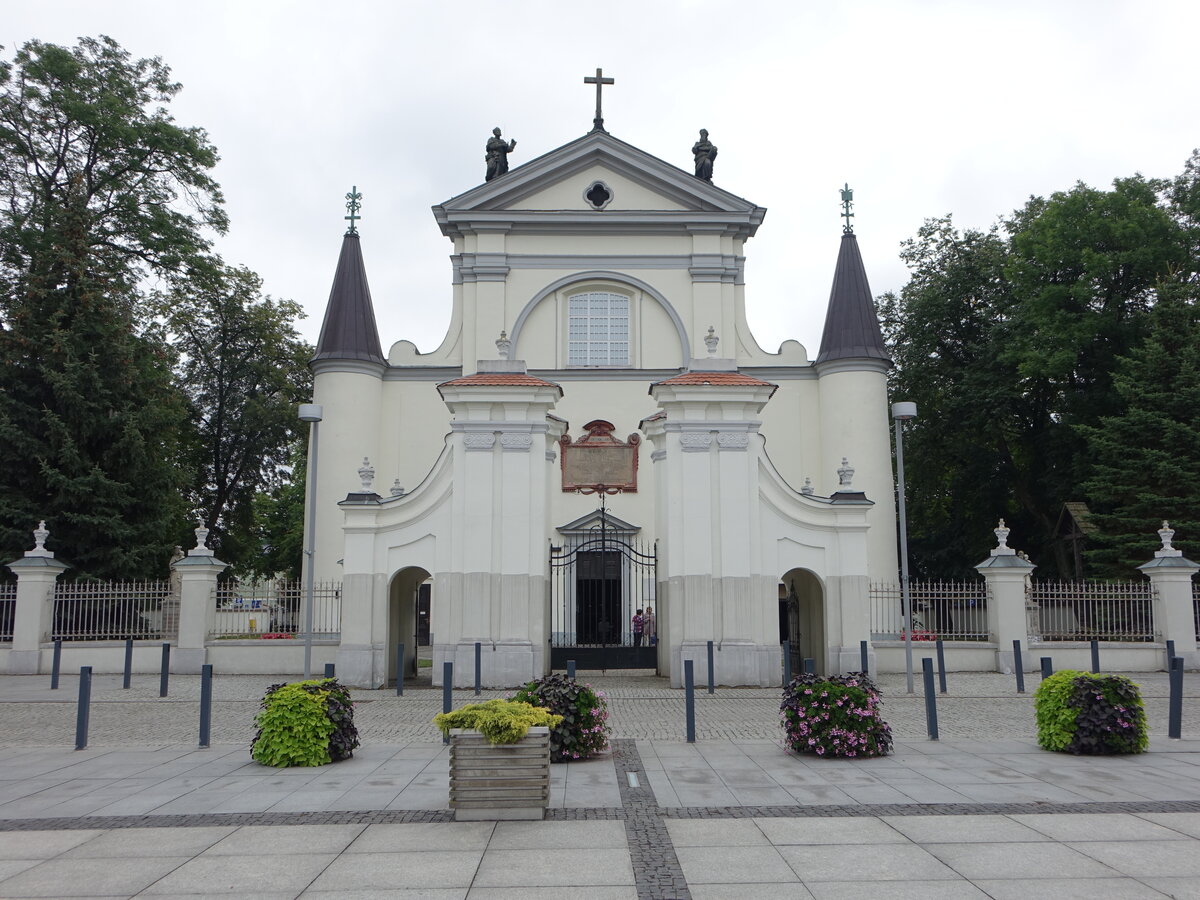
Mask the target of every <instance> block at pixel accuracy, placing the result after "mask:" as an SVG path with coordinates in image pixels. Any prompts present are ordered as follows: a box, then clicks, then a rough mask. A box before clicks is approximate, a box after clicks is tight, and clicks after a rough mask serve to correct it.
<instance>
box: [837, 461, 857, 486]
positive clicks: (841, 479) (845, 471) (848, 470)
mask: <svg viewBox="0 0 1200 900" xmlns="http://www.w3.org/2000/svg"><path fill="white" fill-rule="evenodd" d="M837 474H838V486H839V487H840V488H842V489H843V490H849V489H850V484H851V482H853V481H854V466H852V465H850V461H849V460H848V459H847V458H846V457H844V456H843V457H842V465H841V467H840V468H839V469H838V470H837Z"/></svg>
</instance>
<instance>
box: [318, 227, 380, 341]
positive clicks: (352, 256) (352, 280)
mask: <svg viewBox="0 0 1200 900" xmlns="http://www.w3.org/2000/svg"><path fill="white" fill-rule="evenodd" d="M319 359H361V360H366V361H368V362H374V363H383V362H385V360H384V358H383V350H382V348H381V347H380V345H379V330H378V329H377V328H376V327H375V310H374V308H373V307H372V306H371V289H370V287H368V286H367V270H366V268H365V267H364V266H363V258H362V247H361V246H360V245H359V243H358V234H357V232H353V233H347V234H346V236H345V237H344V238H342V253H341V255H340V256H339V257H338V264H337V272H336V273H335V274H334V276H333V289H332V290H331V291H330V292H329V304H328V305H327V306H326V307H325V322H324V324H323V325H321V337H320V339H319V340H318V341H317V355H316V356H314V357H313V360H314V361H316V360H319Z"/></svg>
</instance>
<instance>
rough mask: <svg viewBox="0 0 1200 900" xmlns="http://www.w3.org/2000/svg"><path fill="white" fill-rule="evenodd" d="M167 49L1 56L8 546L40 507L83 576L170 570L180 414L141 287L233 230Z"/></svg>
mask: <svg viewBox="0 0 1200 900" xmlns="http://www.w3.org/2000/svg"><path fill="white" fill-rule="evenodd" d="M169 76H170V72H169V70H168V69H167V67H166V66H165V65H163V63H162V62H161V61H160V60H158V59H151V60H145V59H143V60H132V59H131V58H130V56H129V54H128V53H127V52H125V51H124V50H122V49H121V48H120V47H119V46H118V45H117V44H116V43H115V42H114V41H112V40H111V39H109V38H105V37H102V38H98V39H91V38H84V39H81V40H80V42H79V43H78V45H77V46H75V47H73V48H65V47H59V46H56V45H53V44H44V43H41V42H39V41H31V42H29V43H27V44H25V45H24V46H22V47H21V48H20V50H18V51H17V53H16V55H15V57H14V60H13V61H12V62H11V63H10V62H3V63H0V88H2V92H0V196H2V197H3V202H2V204H0V441H2V442H3V445H4V447H5V452H4V453H3V454H0V547H4V548H6V549H5V552H7V553H9V554H10V555H11V554H14V553H16V552H18V551H19V550H21V549H24V548H26V547H28V545H29V533H30V530H31V529H32V527H33V526H34V525H35V524H36V523H37V521H38V520H39V519H43V518H44V519H45V520H46V522H47V525H48V527H49V528H50V530H51V534H52V542H53V543H54V546H56V547H57V548H58V549H59V551H60V552H61V554H62V555H63V556H64V557H66V558H67V559H68V560H70V561H71V562H73V563H74V564H75V565H76V567H77V571H78V572H79V573H82V574H89V575H97V576H110V577H114V576H115V577H122V576H123V577H131V576H138V575H147V574H156V573H161V572H163V571H165V563H166V560H167V558H168V556H169V553H170V547H171V544H172V543H173V542H174V541H173V538H174V536H175V534H176V532H177V529H178V523H179V520H180V513H181V511H182V510H181V508H180V503H179V495H180V488H181V487H183V486H184V484H185V483H186V473H184V472H183V471H181V469H180V467H179V462H178V444H179V440H180V434H181V427H182V425H183V423H184V421H185V406H184V402H183V398H182V397H181V395H180V394H179V392H178V391H177V390H176V389H175V388H174V387H173V385H172V381H171V374H170V373H171V362H172V359H171V356H170V351H169V349H168V348H166V347H165V346H164V345H163V343H162V340H161V337H162V336H161V334H158V333H156V331H155V328H154V327H153V325H152V324H151V322H150V321H149V319H148V318H147V315H146V313H147V309H146V305H145V303H144V299H145V293H144V285H146V283H147V282H148V280H149V279H152V278H157V279H166V280H167V281H170V280H172V279H175V278H178V277H180V276H181V275H183V274H184V273H185V272H187V271H189V270H191V271H197V270H200V269H203V268H204V267H205V265H206V262H205V260H206V257H207V253H208V249H209V244H208V241H207V239H206V237H205V234H206V231H207V230H209V229H216V230H221V229H223V228H224V227H225V216H224V213H223V211H222V209H221V195H220V191H219V189H218V187H217V185H216V183H215V182H214V181H213V180H212V179H211V177H210V176H209V175H208V170H209V169H211V168H212V166H213V165H214V164H215V163H216V160H217V156H216V153H215V151H214V150H213V148H212V146H211V145H210V144H209V143H208V140H207V138H206V136H205V134H204V132H203V131H202V130H200V129H198V128H185V127H181V126H179V125H176V124H175V123H174V122H173V121H172V119H171V117H170V115H168V113H167V112H166V109H165V107H164V104H166V103H168V102H169V101H170V99H171V98H172V97H173V96H174V95H175V94H176V93H177V92H178V90H179V85H178V84H175V83H173V82H172V81H171V80H170V77H169Z"/></svg>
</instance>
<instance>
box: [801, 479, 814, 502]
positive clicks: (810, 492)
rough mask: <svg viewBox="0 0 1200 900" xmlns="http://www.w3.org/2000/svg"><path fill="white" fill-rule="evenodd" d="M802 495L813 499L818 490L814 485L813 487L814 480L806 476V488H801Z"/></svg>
mask: <svg viewBox="0 0 1200 900" xmlns="http://www.w3.org/2000/svg"><path fill="white" fill-rule="evenodd" d="M800 493H802V494H804V496H806V497H811V496H812V495H813V494H815V493H816V490H815V489H814V488H813V485H812V479H811V478H809V477H808V476H807V475H805V476H804V487H802V488H800Z"/></svg>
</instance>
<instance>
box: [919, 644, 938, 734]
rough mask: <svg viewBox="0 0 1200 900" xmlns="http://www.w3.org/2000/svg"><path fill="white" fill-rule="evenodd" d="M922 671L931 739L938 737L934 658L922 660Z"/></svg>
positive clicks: (926, 720) (927, 724) (926, 715)
mask: <svg viewBox="0 0 1200 900" xmlns="http://www.w3.org/2000/svg"><path fill="white" fill-rule="evenodd" d="M921 672H922V673H923V675H924V677H925V728H926V730H927V731H928V732H929V739H930V740H931V741H936V740H937V739H938V720H937V695H936V694H935V693H934V692H933V660H932V659H930V658H929V657H928V656H926V657H924V658H923V659H922V660H921Z"/></svg>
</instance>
